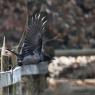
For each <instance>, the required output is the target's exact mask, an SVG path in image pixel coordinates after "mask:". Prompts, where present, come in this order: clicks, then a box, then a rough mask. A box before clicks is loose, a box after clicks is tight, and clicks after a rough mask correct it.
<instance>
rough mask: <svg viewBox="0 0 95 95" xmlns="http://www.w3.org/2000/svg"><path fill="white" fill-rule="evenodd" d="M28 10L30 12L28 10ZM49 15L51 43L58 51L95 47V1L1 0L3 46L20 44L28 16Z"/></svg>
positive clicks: (0, 26)
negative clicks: (4, 42)
mask: <svg viewBox="0 0 95 95" xmlns="http://www.w3.org/2000/svg"><path fill="white" fill-rule="evenodd" d="M27 9H28V11H27ZM36 12H43V13H44V15H47V19H48V26H47V31H46V36H47V37H48V38H49V39H52V38H54V37H56V40H54V41H51V42H49V43H47V44H48V45H51V46H53V47H54V48H61V49H72V48H76V49H79V48H80V49H82V48H95V0H0V45H2V40H3V37H4V35H5V36H6V39H7V40H6V41H7V45H17V44H18V42H19V40H20V38H21V35H22V33H23V31H25V23H26V18H27V15H32V14H33V13H36Z"/></svg>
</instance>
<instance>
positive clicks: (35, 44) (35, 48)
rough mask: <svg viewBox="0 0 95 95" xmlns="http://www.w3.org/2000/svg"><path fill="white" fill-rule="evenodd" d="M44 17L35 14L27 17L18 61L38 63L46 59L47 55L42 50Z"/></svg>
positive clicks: (45, 21)
mask: <svg viewBox="0 0 95 95" xmlns="http://www.w3.org/2000/svg"><path fill="white" fill-rule="evenodd" d="M46 23H47V20H46V17H42V16H41V14H36V15H34V16H32V17H31V18H30V19H28V25H27V29H26V31H25V33H24V36H23V43H22V48H21V51H20V61H22V62H23V63H27V62H28V61H29V60H30V61H29V62H28V63H29V64H30V63H38V62H40V61H44V60H47V59H48V57H49V56H48V55H46V54H45V53H44V52H43V45H44V41H43V40H44V39H43V38H44V37H43V34H44V33H45V28H46Z"/></svg>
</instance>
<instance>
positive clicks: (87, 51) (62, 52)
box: [55, 49, 95, 56]
mask: <svg viewBox="0 0 95 95" xmlns="http://www.w3.org/2000/svg"><path fill="white" fill-rule="evenodd" d="M55 55H56V56H79V55H85V56H86V55H95V49H69V50H66V49H60V50H55Z"/></svg>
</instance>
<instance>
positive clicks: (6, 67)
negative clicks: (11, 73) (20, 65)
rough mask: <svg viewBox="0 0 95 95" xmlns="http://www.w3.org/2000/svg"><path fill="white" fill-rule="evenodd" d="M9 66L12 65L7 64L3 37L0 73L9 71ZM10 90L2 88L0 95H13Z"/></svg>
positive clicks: (10, 87) (9, 87) (7, 59)
mask: <svg viewBox="0 0 95 95" xmlns="http://www.w3.org/2000/svg"><path fill="white" fill-rule="evenodd" d="M10 65H12V64H10V63H9V56H8V54H7V51H6V46H5V37H4V40H3V46H2V50H1V72H2V71H8V70H9V69H10ZM12 90H13V88H12V86H8V87H3V88H2V89H1V95H13V94H12Z"/></svg>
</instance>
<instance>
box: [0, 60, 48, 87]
mask: <svg viewBox="0 0 95 95" xmlns="http://www.w3.org/2000/svg"><path fill="white" fill-rule="evenodd" d="M47 72H48V63H47V62H41V63H39V64H33V65H24V66H22V67H16V68H15V69H14V70H13V71H12V70H10V71H5V72H0V88H1V87H5V86H8V85H12V84H15V83H17V82H19V81H21V76H24V75H38V74H42V75H44V74H46V73H47Z"/></svg>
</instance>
